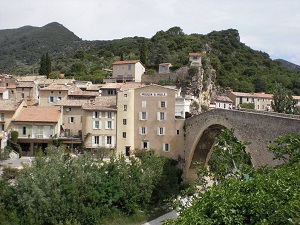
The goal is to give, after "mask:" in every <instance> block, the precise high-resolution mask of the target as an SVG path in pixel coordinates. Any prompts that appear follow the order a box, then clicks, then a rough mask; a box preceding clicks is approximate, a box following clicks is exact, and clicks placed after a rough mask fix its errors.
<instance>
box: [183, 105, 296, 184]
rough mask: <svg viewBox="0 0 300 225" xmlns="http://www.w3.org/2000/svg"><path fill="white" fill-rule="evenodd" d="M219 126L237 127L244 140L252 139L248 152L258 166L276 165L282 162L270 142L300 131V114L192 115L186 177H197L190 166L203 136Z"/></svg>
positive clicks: (188, 126)
mask: <svg viewBox="0 0 300 225" xmlns="http://www.w3.org/2000/svg"><path fill="white" fill-rule="evenodd" d="M216 125H219V127H226V128H228V129H231V128H233V129H234V134H235V136H236V137H237V138H238V139H239V140H240V141H243V142H250V144H249V145H248V146H247V148H246V151H248V152H249V153H250V154H251V157H252V163H253V165H254V167H255V168H258V167H260V166H263V165H266V164H267V165H270V166H274V165H277V164H279V163H280V162H279V161H275V160H273V154H272V153H271V152H269V151H268V149H267V145H268V144H270V143H271V142H273V141H274V140H275V139H276V138H277V137H278V136H284V135H286V134H288V133H296V134H300V129H299V128H300V117H299V116H294V115H286V114H278V113H267V112H263V113H262V112H258V111H251V110H249V111H245V110H224V109H213V110H210V111H207V112H205V113H202V114H200V115H198V116H194V117H192V118H189V119H187V120H186V121H185V148H184V149H185V152H184V156H185V171H184V175H185V179H186V180H189V179H193V178H192V177H193V175H192V174H189V173H190V172H191V171H190V167H191V162H192V159H193V155H194V152H195V149H196V148H197V146H198V142H199V140H200V139H201V136H202V135H203V133H204V132H205V131H206V130H207V129H208V128H210V127H214V126H216ZM201 140H203V139H201ZM198 151H199V150H198ZM197 154H199V153H197ZM200 154H201V153H200Z"/></svg>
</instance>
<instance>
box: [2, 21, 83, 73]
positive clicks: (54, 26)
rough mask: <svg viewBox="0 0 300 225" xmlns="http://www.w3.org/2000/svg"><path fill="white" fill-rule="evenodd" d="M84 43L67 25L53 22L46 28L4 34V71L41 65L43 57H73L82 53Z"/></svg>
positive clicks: (15, 30) (8, 30)
mask: <svg viewBox="0 0 300 225" xmlns="http://www.w3.org/2000/svg"><path fill="white" fill-rule="evenodd" d="M81 42H82V41H81V39H80V38H79V37H77V36H76V35H75V34H74V33H73V32H71V31H69V30H68V29H67V28H65V27H64V26H63V25H61V24H59V23H56V22H53V23H49V24H47V25H45V26H43V27H33V26H24V27H21V28H18V29H6V30H0V71H1V72H10V71H12V70H13V68H20V67H22V66H30V65H33V64H36V63H38V61H39V60H40V58H41V55H42V54H43V53H45V52H51V54H52V55H69V54H71V53H73V52H74V50H75V49H78V48H79V46H80V43H81Z"/></svg>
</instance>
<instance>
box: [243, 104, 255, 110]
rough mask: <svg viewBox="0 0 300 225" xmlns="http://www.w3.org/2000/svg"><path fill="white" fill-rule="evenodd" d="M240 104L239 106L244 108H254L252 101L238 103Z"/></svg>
mask: <svg viewBox="0 0 300 225" xmlns="http://www.w3.org/2000/svg"><path fill="white" fill-rule="evenodd" d="M240 106H241V108H244V109H254V108H255V105H254V103H251V102H249V103H247V102H245V103H242V104H240Z"/></svg>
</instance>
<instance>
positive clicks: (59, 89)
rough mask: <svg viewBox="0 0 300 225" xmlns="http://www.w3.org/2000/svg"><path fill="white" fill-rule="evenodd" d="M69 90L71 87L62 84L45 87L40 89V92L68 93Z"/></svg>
mask: <svg viewBox="0 0 300 225" xmlns="http://www.w3.org/2000/svg"><path fill="white" fill-rule="evenodd" d="M69 89H71V86H66V85H64V84H63V85H62V84H50V85H49V86H47V87H41V88H40V91H44V90H58V91H68V90H69Z"/></svg>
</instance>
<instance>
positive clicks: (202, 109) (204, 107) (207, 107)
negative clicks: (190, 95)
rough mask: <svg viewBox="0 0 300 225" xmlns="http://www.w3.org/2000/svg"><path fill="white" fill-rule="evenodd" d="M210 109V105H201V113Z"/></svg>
mask: <svg viewBox="0 0 300 225" xmlns="http://www.w3.org/2000/svg"><path fill="white" fill-rule="evenodd" d="M208 109H209V106H208V105H205V104H201V111H204V112H206V111H207V110H208Z"/></svg>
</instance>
